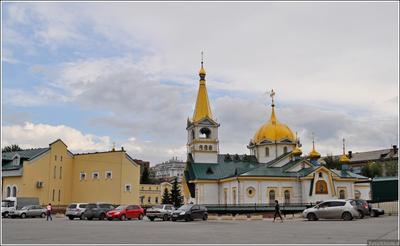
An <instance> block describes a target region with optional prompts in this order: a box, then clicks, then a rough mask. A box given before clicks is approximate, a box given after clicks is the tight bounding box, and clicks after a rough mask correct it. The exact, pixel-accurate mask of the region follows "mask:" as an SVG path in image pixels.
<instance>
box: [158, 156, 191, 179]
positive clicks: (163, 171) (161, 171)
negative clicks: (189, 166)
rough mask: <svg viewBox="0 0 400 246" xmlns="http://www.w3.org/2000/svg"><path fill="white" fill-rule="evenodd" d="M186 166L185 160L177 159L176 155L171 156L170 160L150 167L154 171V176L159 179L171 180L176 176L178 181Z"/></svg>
mask: <svg viewBox="0 0 400 246" xmlns="http://www.w3.org/2000/svg"><path fill="white" fill-rule="evenodd" d="M185 167H186V162H184V161H182V160H178V157H173V158H171V159H170V160H168V161H166V162H163V163H160V164H157V165H155V166H154V167H152V170H153V171H154V173H155V178H157V179H161V180H172V179H173V178H174V177H177V178H178V181H179V182H180V181H181V180H182V177H183V172H184V170H185Z"/></svg>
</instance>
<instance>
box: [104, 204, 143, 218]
mask: <svg viewBox="0 0 400 246" xmlns="http://www.w3.org/2000/svg"><path fill="white" fill-rule="evenodd" d="M106 216H107V219H108V220H113V219H119V220H126V219H128V220H130V219H133V218H137V219H139V220H142V219H143V216H144V209H143V208H142V207H140V206H139V205H121V206H118V207H116V208H114V209H113V210H110V211H108V212H107V213H106Z"/></svg>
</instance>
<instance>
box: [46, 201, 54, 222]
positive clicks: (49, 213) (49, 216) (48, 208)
mask: <svg viewBox="0 0 400 246" xmlns="http://www.w3.org/2000/svg"><path fill="white" fill-rule="evenodd" d="M52 209H53V208H52V207H51V203H49V205H47V206H46V210H47V211H46V215H47V216H46V220H47V221H48V220H49V219H50V220H53V218H52V217H51V211H52Z"/></svg>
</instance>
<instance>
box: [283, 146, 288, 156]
mask: <svg viewBox="0 0 400 246" xmlns="http://www.w3.org/2000/svg"><path fill="white" fill-rule="evenodd" d="M283 153H284V154H286V153H287V146H285V147H283Z"/></svg>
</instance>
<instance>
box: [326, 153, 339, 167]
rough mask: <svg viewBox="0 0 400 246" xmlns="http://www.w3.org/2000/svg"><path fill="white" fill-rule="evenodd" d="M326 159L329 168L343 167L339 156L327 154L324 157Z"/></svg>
mask: <svg viewBox="0 0 400 246" xmlns="http://www.w3.org/2000/svg"><path fill="white" fill-rule="evenodd" d="M324 160H325V163H326V167H327V168H329V169H338V170H340V169H341V165H340V162H339V158H337V157H334V156H333V155H332V154H330V155H328V156H326V157H325V158H324Z"/></svg>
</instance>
